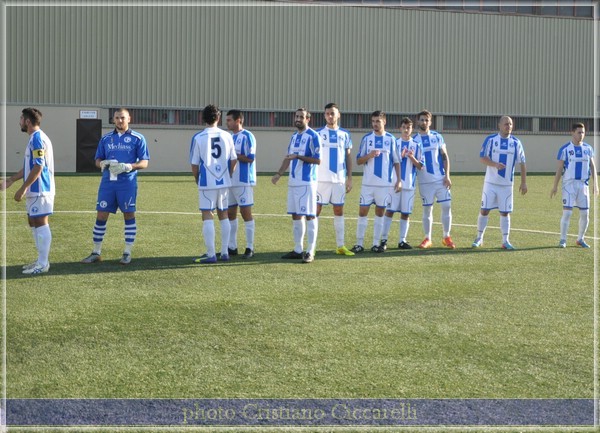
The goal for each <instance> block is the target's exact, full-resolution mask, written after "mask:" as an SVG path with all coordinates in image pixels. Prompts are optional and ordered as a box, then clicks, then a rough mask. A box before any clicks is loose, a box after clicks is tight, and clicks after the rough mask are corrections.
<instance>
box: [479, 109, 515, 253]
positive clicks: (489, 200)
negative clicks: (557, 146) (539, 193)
mask: <svg viewBox="0 0 600 433" xmlns="http://www.w3.org/2000/svg"><path fill="white" fill-rule="evenodd" d="M498 128H499V130H500V132H499V133H497V134H493V135H490V136H488V137H487V138H486V139H485V141H484V142H483V145H482V146H481V152H480V153H479V158H480V160H481V162H482V163H483V164H484V165H485V166H486V167H487V168H486V171H485V179H484V182H483V193H482V195H481V210H480V212H479V217H478V219H477V238H475V240H474V241H473V245H472V246H473V248H478V247H480V246H481V245H482V244H483V235H484V233H485V229H486V227H487V223H488V218H489V217H488V215H489V213H490V210H492V209H498V211H499V212H500V229H501V230H502V248H504V249H505V250H514V249H515V248H514V247H513V246H512V245H511V243H510V240H509V234H510V213H511V212H512V210H513V183H514V173H515V165H516V164H519V165H520V166H521V185H520V186H519V191H520V192H521V194H526V193H527V183H526V180H527V168H526V166H525V152H524V150H523V145H522V144H521V141H520V140H519V139H518V138H517V137H515V136H514V135H512V134H511V133H512V130H513V120H512V119H511V118H510V117H508V116H502V117H501V118H500V121H499V122H498Z"/></svg>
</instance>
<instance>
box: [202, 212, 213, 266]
mask: <svg viewBox="0 0 600 433" xmlns="http://www.w3.org/2000/svg"><path fill="white" fill-rule="evenodd" d="M202 236H204V245H206V255H207V256H208V257H214V256H215V221H214V220H205V221H203V222H202Z"/></svg>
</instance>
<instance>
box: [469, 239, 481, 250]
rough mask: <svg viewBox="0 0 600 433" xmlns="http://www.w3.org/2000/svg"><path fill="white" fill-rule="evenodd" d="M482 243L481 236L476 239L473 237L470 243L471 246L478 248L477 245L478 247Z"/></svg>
mask: <svg viewBox="0 0 600 433" xmlns="http://www.w3.org/2000/svg"><path fill="white" fill-rule="evenodd" d="M482 245H483V239H481V238H477V239H475V240H474V241H473V243H472V244H471V246H472V247H473V248H479V247H480V246H482Z"/></svg>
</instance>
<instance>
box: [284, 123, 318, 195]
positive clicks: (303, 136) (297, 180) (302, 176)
mask: <svg viewBox="0 0 600 433" xmlns="http://www.w3.org/2000/svg"><path fill="white" fill-rule="evenodd" d="M287 154H288V155H292V154H296V155H301V156H307V157H309V158H317V159H321V139H320V137H319V134H317V133H316V131H315V130H314V129H311V128H306V131H304V132H302V133H300V132H296V133H295V134H294V135H292V139H291V140H290V144H289V145H288V153H287ZM317 167H318V165H317V164H309V163H306V162H304V161H301V160H300V159H293V160H292V161H291V164H290V175H289V178H288V185H289V186H303V185H309V184H313V183H314V184H316V182H317Z"/></svg>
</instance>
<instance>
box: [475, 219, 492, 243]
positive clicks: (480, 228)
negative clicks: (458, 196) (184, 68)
mask: <svg viewBox="0 0 600 433" xmlns="http://www.w3.org/2000/svg"><path fill="white" fill-rule="evenodd" d="M489 219H490V217H489V215H481V213H480V214H479V216H478V217H477V239H479V240H483V235H484V234H485V229H486V228H487V225H488V220H489Z"/></svg>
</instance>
